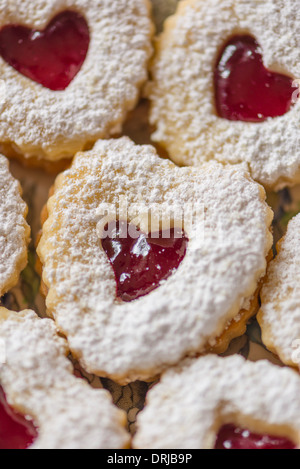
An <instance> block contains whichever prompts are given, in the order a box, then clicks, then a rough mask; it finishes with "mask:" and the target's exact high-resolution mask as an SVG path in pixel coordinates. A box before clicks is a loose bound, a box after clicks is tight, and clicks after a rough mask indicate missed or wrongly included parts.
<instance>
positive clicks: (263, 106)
mask: <svg viewBox="0 0 300 469" xmlns="http://www.w3.org/2000/svg"><path fill="white" fill-rule="evenodd" d="M215 90H216V91H215V92H216V105H217V112H218V114H219V116H220V117H223V118H225V119H229V120H233V121H246V122H263V121H265V120H266V119H267V118H269V117H278V116H282V115H283V114H285V113H286V112H288V111H289V110H290V108H291V106H292V104H293V94H294V93H295V91H296V90H295V85H294V81H293V79H292V78H291V77H288V76H286V75H281V74H278V73H274V72H271V71H270V70H267V69H266V68H265V67H264V64H263V58H262V51H261V48H260V46H259V44H258V43H257V42H256V40H255V39H254V38H253V37H251V36H236V37H234V38H232V39H231V40H230V41H229V42H228V43H227V44H226V45H225V47H224V49H223V50H222V52H221V55H220V57H219V60H218V63H217V66H216V69H215Z"/></svg>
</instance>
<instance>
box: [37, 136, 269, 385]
mask: <svg viewBox="0 0 300 469" xmlns="http://www.w3.org/2000/svg"><path fill="white" fill-rule="evenodd" d="M120 196H125V197H126V198H127V202H128V208H129V220H132V219H133V218H135V223H136V224H138V223H139V224H140V226H141V228H142V229H143V230H144V231H147V229H148V227H147V226H146V225H145V219H146V220H147V221H148V211H149V209H153V208H155V207H156V206H157V205H156V204H161V206H162V212H163V215H164V217H165V218H164V219H166V218H167V215H168V213H170V214H171V215H172V214H173V213H174V210H177V209H181V210H182V211H183V213H186V212H187V211H188V210H189V203H190V202H196V203H198V204H200V205H201V207H202V208H203V210H204V213H205V215H203V217H202V218H201V217H200V219H199V222H197V224H194V225H193V227H191V229H190V231H189V229H188V227H187V226H184V229H185V231H186V234H187V236H188V238H189V244H188V249H187V253H186V256H185V258H184V260H183V262H182V263H181V265H180V266H179V268H178V270H177V271H176V272H175V273H173V274H172V276H171V277H170V278H169V279H168V280H167V281H165V282H163V283H162V284H161V285H160V287H159V288H158V289H156V290H154V291H152V292H151V293H150V294H148V295H147V296H145V297H142V298H139V299H138V300H135V301H133V302H130V303H121V304H120V303H116V301H115V296H116V283H115V277H114V272H113V269H112V267H111V265H110V263H109V260H108V258H107V256H106V254H105V252H104V251H103V250H102V247H101V240H100V238H99V233H98V230H97V226H99V225H98V223H99V221H100V220H101V216H100V208H101V209H103V206H102V204H106V205H105V206H107V204H112V206H111V207H110V206H109V205H108V209H109V210H108V213H109V214H111V211H112V209H114V208H115V206H116V205H117V204H118V202H119V200H120V199H119V197H120ZM264 199H265V192H264V190H263V188H262V187H261V186H259V185H258V184H257V183H255V182H253V181H252V180H251V179H250V177H249V175H248V174H247V173H246V172H245V171H244V169H243V168H241V167H236V168H232V167H227V168H224V167H223V166H222V165H220V164H217V163H211V164H209V165H207V167H206V168H203V169H201V170H199V169H197V168H178V167H176V166H175V165H174V164H173V163H171V162H170V161H167V160H161V159H160V158H159V157H158V156H157V154H156V151H155V149H154V148H152V147H151V146H137V145H134V144H133V143H132V142H131V141H130V140H129V139H128V138H122V139H119V140H110V141H99V142H97V144H96V145H95V147H94V149H93V150H92V151H89V152H86V153H79V154H78V155H77V156H76V157H75V159H74V162H73V164H72V167H71V169H70V170H69V171H66V172H65V173H63V174H62V175H60V176H59V177H58V179H57V181H56V185H55V191H54V196H53V197H51V198H50V200H49V202H48V212H49V218H48V220H47V221H46V223H45V224H44V227H43V235H42V238H41V242H40V244H39V247H38V254H39V256H40V259H41V261H42V263H43V267H44V270H43V280H44V282H45V284H46V286H47V288H48V289H49V293H48V296H47V308H48V313H49V314H50V315H51V316H54V318H55V320H56V323H57V325H58V327H59V329H60V330H62V331H63V332H64V333H65V335H66V336H67V338H68V341H69V344H70V348H71V351H72V353H73V354H74V355H75V356H76V357H78V358H79V359H80V362H81V364H82V366H83V367H84V368H86V369H87V370H88V371H89V372H92V373H95V374H98V375H100V376H109V377H111V378H112V379H115V380H117V381H119V382H121V383H125V382H128V381H134V380H136V379H149V378H151V377H153V376H155V375H156V374H158V373H160V372H161V371H162V370H163V369H165V368H166V367H167V366H169V365H172V364H176V363H178V361H179V360H180V359H182V358H183V357H184V356H186V355H187V354H193V353H195V352H196V351H197V352H199V351H201V350H203V349H204V348H205V346H206V345H207V342H208V341H213V340H214V339H216V337H218V336H219V335H220V334H221V333H222V332H223V331H224V328H225V327H226V325H227V322H228V321H229V320H231V319H233V318H235V317H236V315H237V314H238V312H239V311H240V309H241V308H242V306H243V305H244V304H245V300H247V299H249V298H250V297H252V295H253V294H254V292H255V290H256V288H257V285H258V282H259V280H260V279H261V277H262V276H263V275H264V274H265V270H266V256H267V254H268V253H269V250H270V248H271V245H272V236H271V234H270V231H269V226H270V223H271V220H272V212H271V210H270V209H269V208H268V206H267V205H266V203H265V201H264ZM139 201H142V202H143V203H144V209H140V211H139V212H138V215H139V216H138V217H137V213H136V211H135V208H136V205H135V204H136V203H138V202H139ZM195 205H196V204H195ZM103 214H104V212H103ZM136 217H137V218H136ZM175 225H176V218H175ZM198 230H199V231H198ZM202 230H203V231H202ZM148 231H149V230H148ZM202 232H203V233H204V236H203V239H202V236H201V233H202ZM199 233H200V234H199Z"/></svg>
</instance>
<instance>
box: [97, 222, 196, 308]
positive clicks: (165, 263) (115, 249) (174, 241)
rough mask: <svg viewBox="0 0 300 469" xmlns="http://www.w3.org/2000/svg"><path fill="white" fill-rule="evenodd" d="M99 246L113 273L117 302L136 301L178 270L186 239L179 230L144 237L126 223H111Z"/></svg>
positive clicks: (106, 228)
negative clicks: (105, 255)
mask: <svg viewBox="0 0 300 469" xmlns="http://www.w3.org/2000/svg"><path fill="white" fill-rule="evenodd" d="M105 231H106V232H107V233H108V234H109V236H106V238H105V239H103V240H102V247H103V249H104V251H105V252H106V254H107V257H108V258H109V260H110V263H111V265H112V266H113V269H114V272H115V278H116V283H117V299H119V300H121V301H125V302H129V301H132V300H136V299H137V298H140V297H141V296H145V295H147V294H148V293H150V292H151V291H152V290H155V289H156V288H157V287H159V285H160V283H161V281H162V280H166V279H167V278H168V277H170V275H172V273H173V272H174V271H175V270H176V269H177V268H178V267H179V265H180V263H181V262H182V260H183V259H184V256H185V254H186V249H187V244H188V238H187V237H186V236H185V234H184V233H183V232H182V230H181V229H171V230H170V232H168V231H165V232H164V231H161V232H159V233H152V234H151V235H150V236H147V235H146V234H145V233H143V232H141V231H139V230H138V229H137V228H136V227H135V226H134V225H128V224H127V222H122V221H120V222H117V223H114V222H112V223H110V224H109V225H107V226H106V227H105ZM166 236H168V237H166Z"/></svg>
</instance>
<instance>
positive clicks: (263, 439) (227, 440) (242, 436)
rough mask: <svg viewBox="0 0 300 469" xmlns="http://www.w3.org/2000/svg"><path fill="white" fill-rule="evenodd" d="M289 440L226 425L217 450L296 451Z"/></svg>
mask: <svg viewBox="0 0 300 469" xmlns="http://www.w3.org/2000/svg"><path fill="white" fill-rule="evenodd" d="M295 448H296V446H295V445H294V443H292V442H291V441H290V440H288V439H287V438H280V437H277V436H271V435H258V434H256V433H251V432H249V431H248V430H245V429H242V428H239V427H236V426H234V425H224V426H223V427H222V428H221V430H220V432H219V434H218V437H217V442H216V446H215V449H295Z"/></svg>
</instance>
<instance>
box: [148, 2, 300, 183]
mask: <svg viewBox="0 0 300 469" xmlns="http://www.w3.org/2000/svg"><path fill="white" fill-rule="evenodd" d="M299 21H300V12H299V9H297V8H295V2H294V1H293V0H284V1H283V0H266V1H260V0H250V1H249V0H226V1H222V2H220V1H219V0H184V1H182V2H180V3H179V6H178V10H177V13H176V14H175V15H174V16H172V17H169V18H168V19H167V21H166V23H165V28H164V32H163V33H162V35H161V36H160V37H159V38H158V40H157V43H156V54H155V57H154V60H153V64H152V67H151V70H152V83H150V86H149V89H148V95H149V97H150V100H151V103H152V109H151V116H150V120H151V123H152V124H153V125H155V126H156V131H155V133H154V134H153V140H154V141H155V142H159V143H160V144H161V145H162V146H163V147H164V148H165V149H166V150H167V151H168V152H169V154H170V156H171V158H172V160H173V161H174V162H175V163H177V164H180V165H196V166H197V165H201V164H203V163H205V162H207V161H209V160H212V159H215V160H217V161H220V162H221V163H231V164H237V163H241V162H245V163H246V164H247V165H248V167H249V169H250V171H251V175H252V177H253V178H254V179H255V180H257V181H258V182H260V183H261V184H263V185H264V186H265V187H267V188H271V189H276V190H277V189H280V188H282V187H284V186H286V185H292V184H295V183H297V182H300V152H299V122H300V101H299V99H297V98H299V92H297V84H296V82H295V99H296V104H295V105H294V106H292V108H291V109H290V110H289V112H287V113H286V114H285V115H283V116H281V117H276V118H269V119H267V120H266V121H265V122H261V123H249V122H239V121H235V122H234V121H230V120H227V119H223V118H221V117H219V116H218V115H217V111H216V101H215V89H214V70H215V66H216V63H217V59H218V56H219V54H220V51H221V49H222V47H223V46H224V45H225V43H226V41H228V40H229V39H230V38H231V37H233V36H235V35H239V34H247V35H249V34H250V35H251V36H254V37H255V39H256V40H257V41H258V43H259V44H260V46H261V48H262V51H263V58H264V65H265V67H266V68H268V69H270V70H272V71H274V72H278V73H284V74H286V75H288V76H291V77H292V78H294V79H298V77H299V76H300V69H299V63H300V60H299V50H300V39H299V34H297V31H298V25H299Z"/></svg>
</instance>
